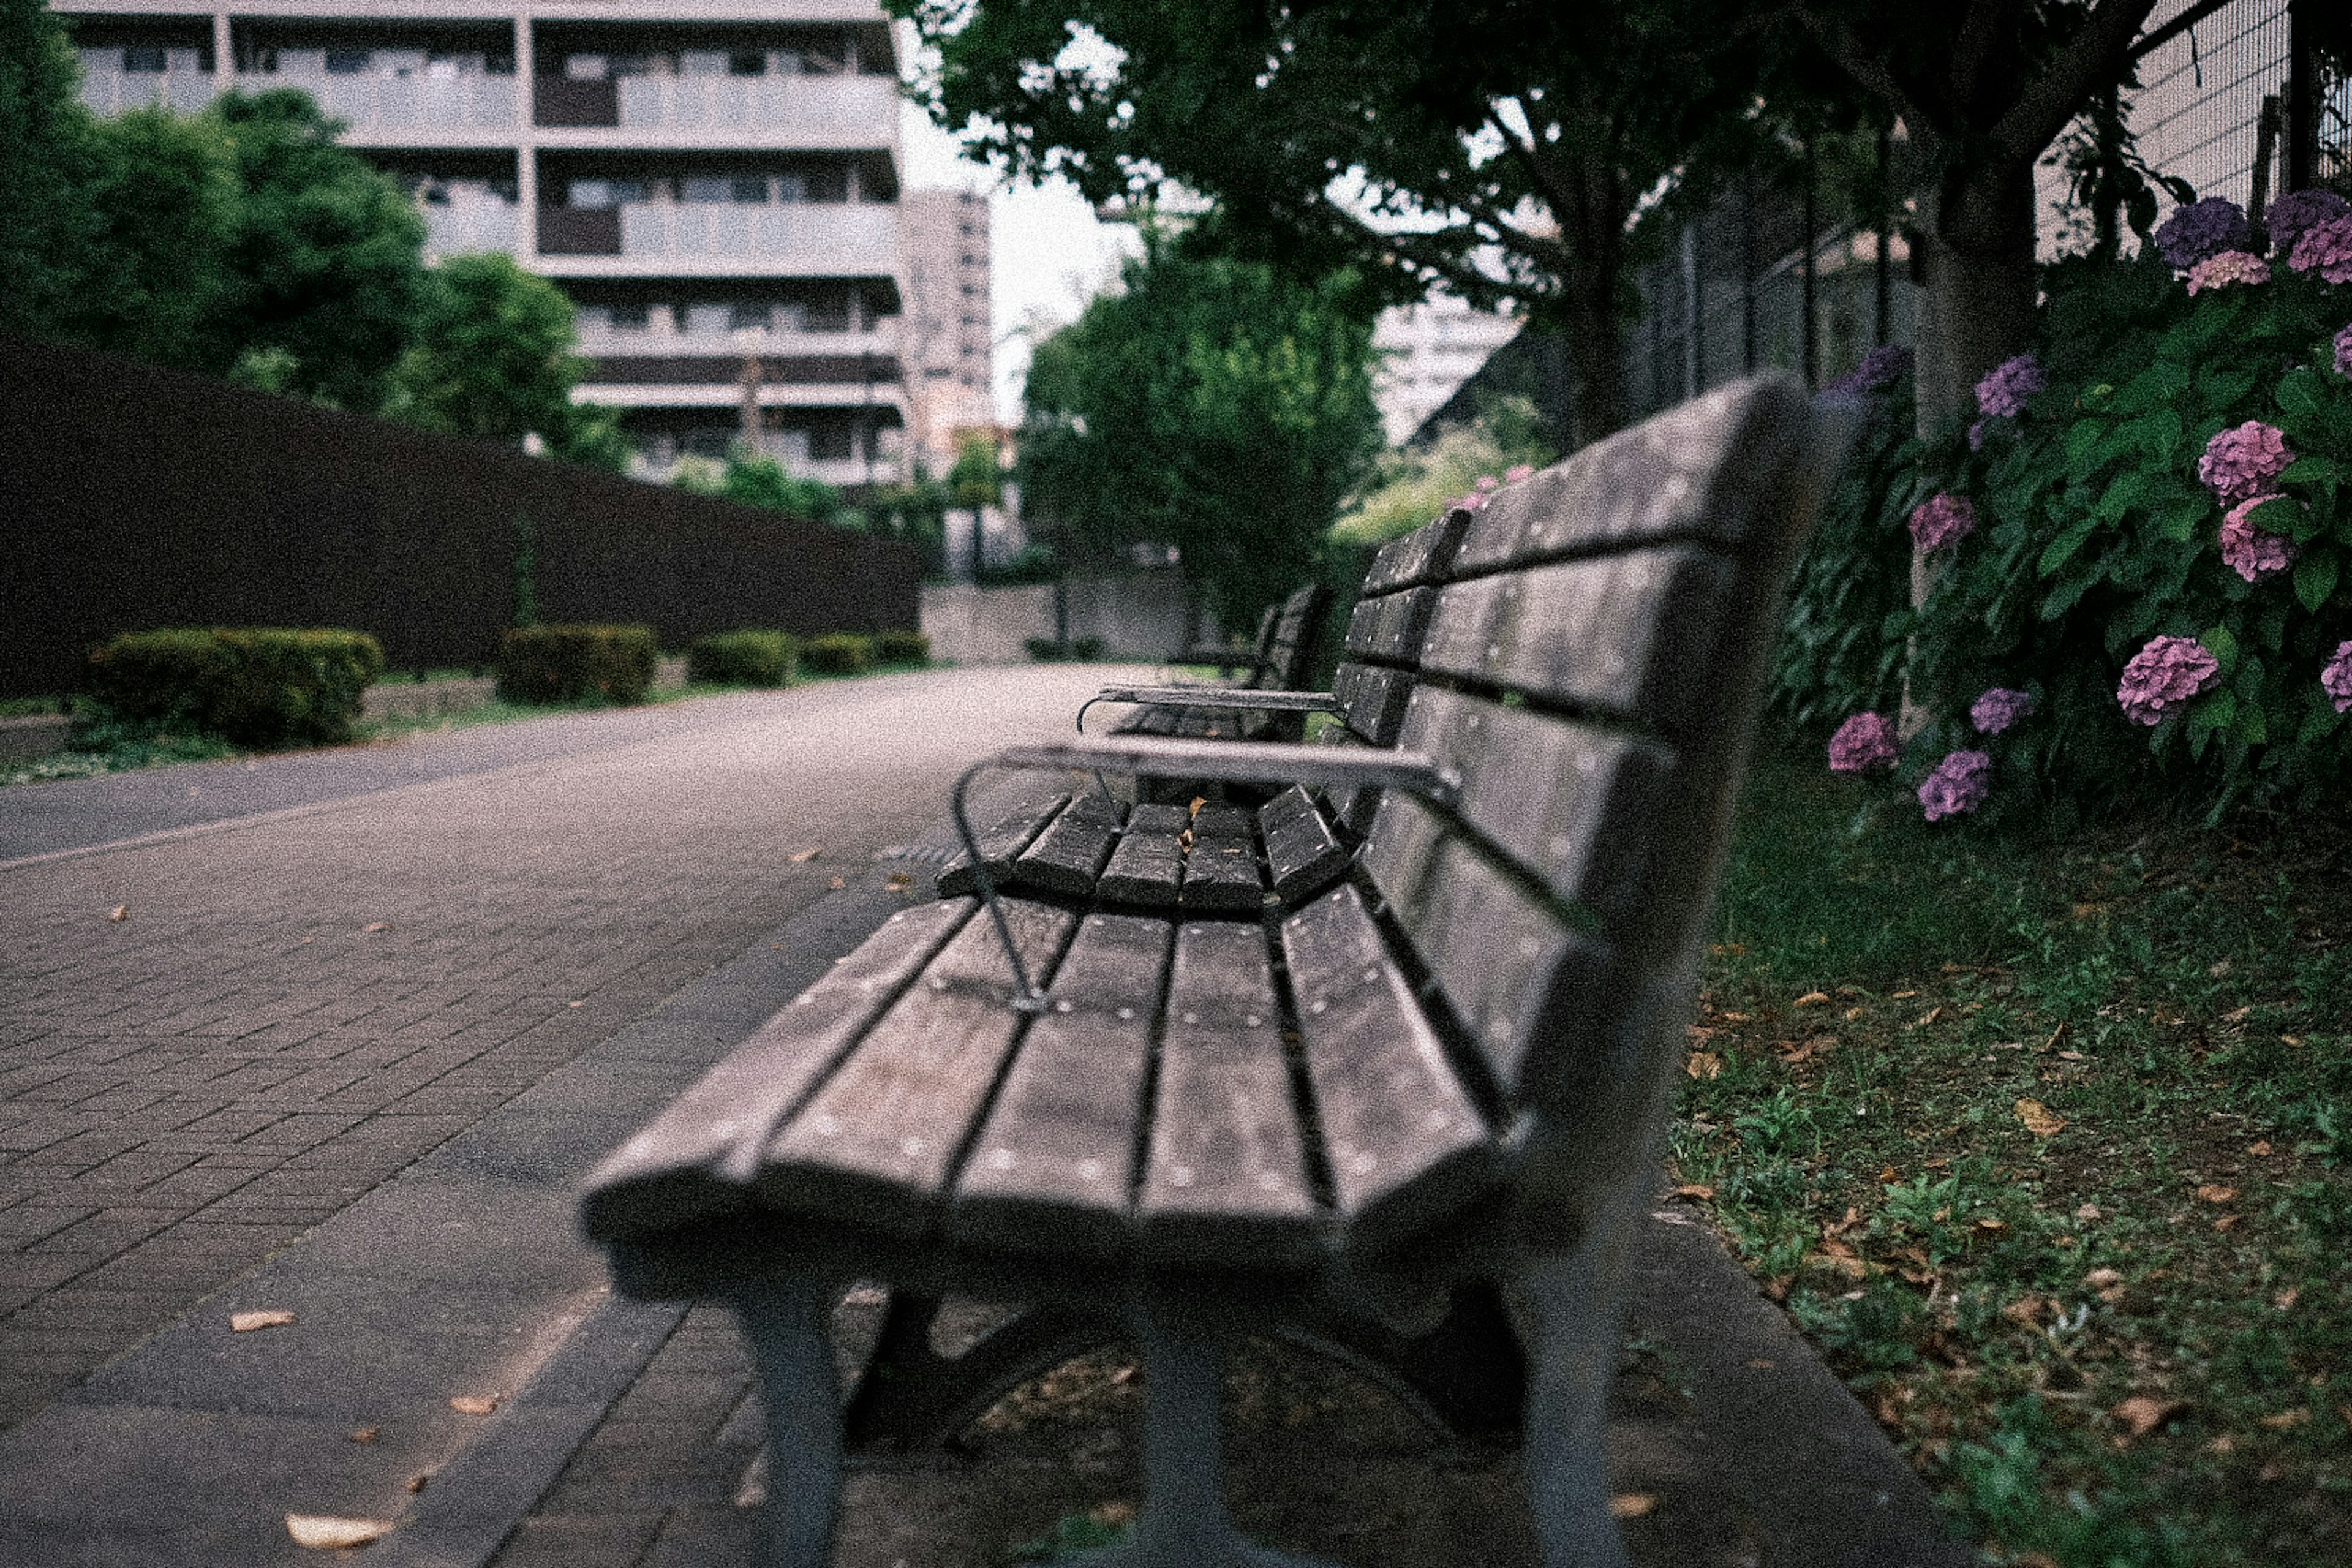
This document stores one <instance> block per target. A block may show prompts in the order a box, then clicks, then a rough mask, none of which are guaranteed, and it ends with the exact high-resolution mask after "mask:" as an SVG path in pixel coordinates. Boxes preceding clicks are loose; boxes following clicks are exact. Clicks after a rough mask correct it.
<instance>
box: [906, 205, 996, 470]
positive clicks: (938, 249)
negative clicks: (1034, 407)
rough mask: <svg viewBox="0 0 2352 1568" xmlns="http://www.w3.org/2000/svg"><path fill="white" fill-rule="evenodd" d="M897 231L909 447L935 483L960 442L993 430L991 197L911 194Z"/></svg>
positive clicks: (949, 465)
mask: <svg viewBox="0 0 2352 1568" xmlns="http://www.w3.org/2000/svg"><path fill="white" fill-rule="evenodd" d="M898 222H899V257H900V261H901V267H902V269H903V270H902V273H901V276H902V277H903V279H904V280H905V283H906V290H907V295H906V298H907V306H906V310H905V314H904V321H905V331H904V342H905V343H906V353H905V356H904V357H905V361H906V374H907V432H908V435H907V440H908V447H909V448H910V449H911V450H913V451H916V452H919V453H920V454H922V456H923V460H924V462H925V463H926V464H927V465H928V466H929V469H930V471H931V473H932V474H933V475H934V476H938V475H941V474H944V473H946V472H947V471H948V469H949V468H951V467H952V466H953V465H954V463H955V458H956V446H957V442H958V440H959V438H960V437H961V435H962V434H963V433H965V432H974V431H988V432H991V433H993V431H994V429H995V425H996V392H995V387H996V345H995V338H994V336H993V329H992V325H991V322H992V317H991V313H990V296H989V241H990V226H989V205H988V195H987V194H986V193H985V192H982V191H909V192H908V193H907V195H905V197H904V198H903V199H902V200H901V201H900V202H899V204H898Z"/></svg>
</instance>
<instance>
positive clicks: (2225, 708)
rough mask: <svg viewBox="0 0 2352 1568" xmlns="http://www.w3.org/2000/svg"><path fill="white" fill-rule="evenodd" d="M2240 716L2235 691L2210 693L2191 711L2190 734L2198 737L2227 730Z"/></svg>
mask: <svg viewBox="0 0 2352 1568" xmlns="http://www.w3.org/2000/svg"><path fill="white" fill-rule="evenodd" d="M2237 716H2238V694H2237V693H2236V692H2234V691H2209V692H2207V693H2206V694H2205V695H2204V696H2202V697H2200V698H2199V699H2198V700H2197V703H2196V705H2195V706H2194V707H2192V708H2190V709H2189V734H2190V735H2191V736H2196V735H2200V734H2202V733H2204V732H2205V731H2211V730H2226V729H2228V728H2229V727H2230V721H2231V720H2233V719H2235V718H2236V717H2237Z"/></svg>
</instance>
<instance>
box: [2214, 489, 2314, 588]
mask: <svg viewBox="0 0 2352 1568" xmlns="http://www.w3.org/2000/svg"><path fill="white" fill-rule="evenodd" d="M2278 499H2279V498H2278V497H2276V496H2250V497H2248V498H2247V499H2246V500H2242V501H2240V502H2239V503H2238V504H2237V505H2235V506H2233V507H2231V509H2230V515H2229V516H2227V517H2225V518H2223V519H2222V520H2221V560H2222V562H2223V563H2225V564H2227V565H2228V566H2229V568H2230V570H2231V571H2232V572H2235V573H2236V574H2238V575H2239V576H2241V577H2243V578H2244V579H2245V580H2246V581H2247V582H2249V583H2259V582H2261V581H2262V580H2263V578H2265V577H2275V576H2277V575H2278V574H2280V573H2282V572H2284V571H2285V570H2286V569H2287V568H2288V567H2290V566H2292V565H2294V558H2295V557H2296V556H2297V555H2298V554H2300V553H2302V552H2300V551H2298V550H2296V549H2295V547H2294V540H2292V539H2289V538H2288V537H2287V536H2286V535H2285V534H2284V533H2273V532H2272V531H2270V530H2269V529H2267V528H2263V527H2262V526H2261V525H2259V524H2258V523H2256V522H2255V521H2254V520H2253V519H2252V517H2251V516H2249V515H2248V514H2249V513H2251V512H2252V510H2254V508H2256V507H2258V506H2260V505H2262V504H2263V502H2264V501H2272V500H2278Z"/></svg>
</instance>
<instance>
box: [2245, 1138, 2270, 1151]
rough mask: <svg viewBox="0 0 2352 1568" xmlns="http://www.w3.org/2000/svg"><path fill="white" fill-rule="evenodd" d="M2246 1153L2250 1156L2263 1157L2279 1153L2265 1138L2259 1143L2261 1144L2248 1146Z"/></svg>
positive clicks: (2256, 1143) (2255, 1143)
mask: <svg viewBox="0 0 2352 1568" xmlns="http://www.w3.org/2000/svg"><path fill="white" fill-rule="evenodd" d="M2246 1152H2247V1153H2249V1154H2263V1155H2268V1154H2273V1153H2275V1152H2277V1151H2276V1150H2274V1149H2273V1148H2272V1147H2271V1141H2270V1140H2269V1139H2267V1138H2264V1139H2262V1140H2260V1141H2259V1142H2254V1143H2252V1144H2249V1145H2248V1146H2247V1148H2246Z"/></svg>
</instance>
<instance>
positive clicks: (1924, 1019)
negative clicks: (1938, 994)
mask: <svg viewBox="0 0 2352 1568" xmlns="http://www.w3.org/2000/svg"><path fill="white" fill-rule="evenodd" d="M1942 1016H1944V1005H1943V1004H1942V1003H1940V1002H1938V1003H1937V1004H1936V1005H1934V1006H1933V1007H1930V1008H1928V1009H1927V1011H1926V1012H1924V1013H1922V1014H1920V1015H1919V1016H1918V1017H1916V1018H1915V1019H1913V1020H1912V1023H1911V1026H1912V1027H1913V1028H1915V1029H1919V1028H1925V1027H1926V1026H1928V1025H1929V1024H1932V1023H1934V1022H1935V1021H1936V1020H1937V1019H1938V1018H1940V1017H1942Z"/></svg>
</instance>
